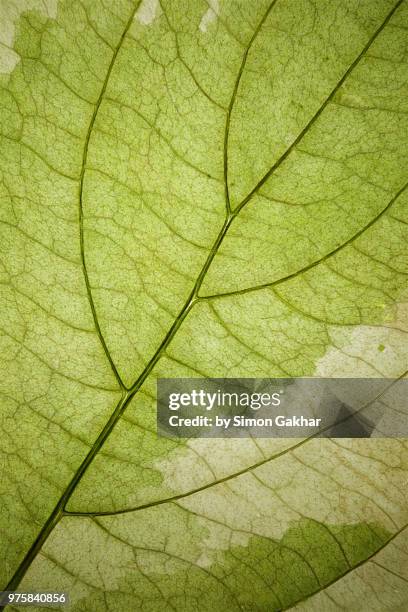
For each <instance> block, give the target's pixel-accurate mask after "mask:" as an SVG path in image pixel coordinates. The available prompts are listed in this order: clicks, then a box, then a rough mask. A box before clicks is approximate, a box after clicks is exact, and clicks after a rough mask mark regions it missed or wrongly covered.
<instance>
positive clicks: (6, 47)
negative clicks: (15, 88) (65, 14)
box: [0, 0, 58, 74]
mask: <svg viewBox="0 0 408 612" xmlns="http://www.w3.org/2000/svg"><path fill="white" fill-rule="evenodd" d="M57 4H58V1H57V0H0V73H1V74H10V73H11V72H12V71H13V70H14V68H15V66H16V65H17V64H18V62H19V61H20V57H19V55H18V53H16V52H15V51H14V50H13V44H14V36H15V30H16V25H17V23H18V20H19V18H20V15H21V14H22V13H24V12H26V11H37V12H39V13H41V14H42V15H45V16H47V17H51V18H53V19H55V17H56V16H57Z"/></svg>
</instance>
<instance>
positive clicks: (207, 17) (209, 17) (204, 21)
mask: <svg viewBox="0 0 408 612" xmlns="http://www.w3.org/2000/svg"><path fill="white" fill-rule="evenodd" d="M208 5H209V6H208V9H207V10H206V12H205V13H204V15H203V16H202V18H201V21H200V25H199V26H198V28H199V30H201V32H207V29H208V26H209V25H210V23H212V22H213V21H215V20H216V19H217V17H218V15H219V13H220V2H219V0H208Z"/></svg>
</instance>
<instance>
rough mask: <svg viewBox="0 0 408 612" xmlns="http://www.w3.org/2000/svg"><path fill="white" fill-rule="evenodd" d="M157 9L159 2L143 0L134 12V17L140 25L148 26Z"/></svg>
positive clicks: (156, 0)
mask: <svg viewBox="0 0 408 612" xmlns="http://www.w3.org/2000/svg"><path fill="white" fill-rule="evenodd" d="M158 8H159V0H143V2H142V3H141V5H140V7H139V8H138V9H137V11H136V15H135V17H136V19H137V20H138V22H139V23H141V24H142V25H146V26H147V25H150V24H151V23H153V21H154V20H155V18H156V16H157V9H158Z"/></svg>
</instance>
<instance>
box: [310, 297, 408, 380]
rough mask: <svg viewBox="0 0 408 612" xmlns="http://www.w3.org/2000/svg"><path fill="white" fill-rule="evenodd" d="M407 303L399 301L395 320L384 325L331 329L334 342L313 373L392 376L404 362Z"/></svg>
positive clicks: (406, 333) (325, 375) (407, 351)
mask: <svg viewBox="0 0 408 612" xmlns="http://www.w3.org/2000/svg"><path fill="white" fill-rule="evenodd" d="M407 312H408V306H407V304H399V305H398V308H397V311H396V316H395V320H393V321H390V322H389V323H385V324H384V325H378V326H370V325H359V326H358V327H356V328H353V329H350V330H347V329H344V328H342V329H341V330H338V331H337V333H336V331H334V332H332V333H331V334H330V335H331V338H332V341H333V344H334V346H331V347H330V348H329V349H328V351H327V353H326V354H325V355H324V356H323V357H322V358H321V359H320V360H319V361H318V363H317V366H316V372H315V376H323V377H336V376H338V377H343V376H344V377H350V378H351V377H364V376H368V377H369V376H374V377H376V376H385V377H387V376H389V377H391V378H392V377H393V376H395V372H400V373H401V374H402V372H403V371H404V369H405V367H406V363H407V355H408V349H407V337H408V326H407Z"/></svg>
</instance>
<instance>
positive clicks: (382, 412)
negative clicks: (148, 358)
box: [157, 378, 408, 438]
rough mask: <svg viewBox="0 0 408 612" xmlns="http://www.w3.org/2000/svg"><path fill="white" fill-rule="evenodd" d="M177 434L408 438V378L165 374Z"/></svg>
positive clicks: (163, 407) (166, 428) (168, 420)
mask: <svg viewBox="0 0 408 612" xmlns="http://www.w3.org/2000/svg"><path fill="white" fill-rule="evenodd" d="M157 431H158V434H159V435H160V436H163V437H170V438H242V437H255V438H270V437H272V438H304V437H310V436H319V437H330V438H374V437H377V438H378V437H379V438H384V437H385V438H406V437H408V379H407V378H400V379H386V378H330V379H328V378H280V379H273V378H159V379H158V381H157Z"/></svg>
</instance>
